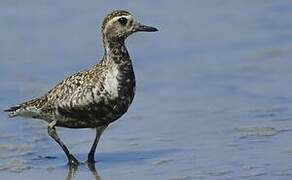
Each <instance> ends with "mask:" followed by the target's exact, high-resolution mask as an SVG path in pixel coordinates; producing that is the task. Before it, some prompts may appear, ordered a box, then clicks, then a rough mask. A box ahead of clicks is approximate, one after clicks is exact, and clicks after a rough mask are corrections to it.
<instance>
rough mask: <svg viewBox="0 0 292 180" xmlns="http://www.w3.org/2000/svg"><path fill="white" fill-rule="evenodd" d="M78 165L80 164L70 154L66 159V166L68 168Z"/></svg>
mask: <svg viewBox="0 0 292 180" xmlns="http://www.w3.org/2000/svg"><path fill="white" fill-rule="evenodd" d="M79 164H80V163H79V161H78V160H77V159H76V158H75V157H74V156H73V155H72V154H70V157H69V159H68V165H69V166H78V165H79Z"/></svg>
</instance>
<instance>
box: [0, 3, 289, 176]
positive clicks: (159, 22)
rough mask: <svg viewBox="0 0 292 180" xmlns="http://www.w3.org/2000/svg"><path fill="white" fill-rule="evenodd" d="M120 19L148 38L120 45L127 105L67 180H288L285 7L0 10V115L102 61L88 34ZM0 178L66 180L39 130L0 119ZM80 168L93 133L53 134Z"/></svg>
mask: <svg viewBox="0 0 292 180" xmlns="http://www.w3.org/2000/svg"><path fill="white" fill-rule="evenodd" d="M112 9H128V10H129V11H131V12H132V13H133V14H134V15H135V16H136V17H137V18H138V19H139V20H140V21H141V22H143V23H145V24H149V25H153V26H157V27H158V28H159V30H160V31H159V32H157V33H151V34H146V33H144V34H137V35H134V36H133V37H130V38H129V39H128V41H127V44H128V47H129V50H130V53H131V56H132V59H133V60H134V66H135V72H136V77H137V83H138V87H137V94H136V97H135V100H134V103H133V105H132V106H131V108H130V110H129V112H128V113H127V114H126V115H125V116H123V117H122V118H121V119H120V120H119V121H117V122H115V123H113V124H112V125H111V126H110V128H108V129H107V130H106V131H105V133H104V134H103V136H102V139H101V141H100V144H99V145H98V149H97V154H96V155H97V156H96V158H97V160H98V162H97V163H96V170H94V169H91V170H90V169H89V167H87V166H86V165H81V166H79V168H78V169H77V171H76V174H75V178H74V179H169V180H190V179H210V180H213V179H220V180H223V179H224V180H226V179H243V180H245V179H247V180H255V179H266V180H275V179H277V180H278V179H279V180H281V179H283V180H286V179H291V178H292V166H291V165H292V144H291V135H292V131H291V130H292V93H291V92H292V85H291V79H292V71H291V68H292V61H291V58H292V31H291V28H292V23H291V19H292V11H291V10H292V2H291V1H288V0H287V1H284V0H279V1H272V0H266V1H264V0H238V1H231V0H227V1H221V0H212V1H211V0H205V1H146V0H145V1H128V2H125V1H123V2H116V1H99V2H98V1H93V0H88V1H86V2H85V1H84V2H81V1H77V0H73V1H72V0H70V1H69V0H64V1H61V2H57V1H45V0H26V1H21V0H10V1H1V2H0V27H1V28H0V54H1V60H0V61H1V66H0V108H1V109H3V108H5V107H7V106H9V105H14V104H17V103H19V102H22V101H24V100H27V99H29V98H32V97H35V96H38V95H41V94H42V93H44V92H46V91H47V90H48V89H49V88H51V87H52V86H53V85H54V84H55V83H57V82H58V81H59V80H61V79H63V78H64V77H65V76H66V75H69V74H71V73H73V72H75V71H78V70H80V69H84V68H86V67H88V66H90V65H91V64H94V63H95V62H96V57H101V55H102V53H103V52H102V47H101V40H100V33H99V31H98V32H97V30H96V27H97V25H98V26H99V25H100V24H101V21H102V19H103V17H104V16H105V14H106V13H107V12H108V11H109V10H112ZM0 119H1V122H2V123H1V126H0V132H1V133H0V177H1V179H10V180H12V179H20V178H21V179H32V180H33V179H43V180H46V179H66V178H67V179H70V178H71V175H70V174H72V171H69V170H68V168H67V166H66V158H65V156H64V154H63V152H62V151H61V150H60V148H59V147H58V146H57V145H56V144H55V142H53V140H52V139H50V138H49V137H48V135H47V130H46V124H45V123H44V122H42V121H37V120H30V119H23V118H16V119H13V120H11V119H8V118H7V115H6V114H4V113H0ZM59 133H60V135H61V136H62V138H63V139H64V141H65V143H66V144H67V145H68V146H69V148H70V150H71V151H72V152H73V153H74V154H76V156H77V158H78V159H80V160H85V159H86V155H87V152H88V151H89V148H90V145H91V143H92V141H93V138H94V134H95V132H94V131H93V130H89V129H84V130H70V129H62V128H59Z"/></svg>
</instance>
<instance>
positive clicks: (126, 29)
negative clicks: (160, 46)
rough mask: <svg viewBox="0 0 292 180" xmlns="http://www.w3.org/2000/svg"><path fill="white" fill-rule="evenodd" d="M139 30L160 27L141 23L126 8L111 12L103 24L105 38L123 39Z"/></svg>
mask: <svg viewBox="0 0 292 180" xmlns="http://www.w3.org/2000/svg"><path fill="white" fill-rule="evenodd" d="M139 31H145V32H153V31H158V29H156V28H155V27H151V26H145V25H142V24H140V23H139V22H138V21H136V20H135V19H134V17H133V16H132V14H131V13H129V12H127V11H124V10H116V11H113V12H111V13H109V14H108V15H107V16H106V18H105V19H104V21H103V24H102V34H103V38H105V39H107V40H109V41H116V40H117V41H123V40H125V39H126V38H127V37H128V36H129V35H131V34H133V33H135V32H139Z"/></svg>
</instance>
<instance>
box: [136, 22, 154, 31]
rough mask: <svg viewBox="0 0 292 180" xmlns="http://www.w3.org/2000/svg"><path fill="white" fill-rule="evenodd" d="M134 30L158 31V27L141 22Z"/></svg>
mask: <svg viewBox="0 0 292 180" xmlns="http://www.w3.org/2000/svg"><path fill="white" fill-rule="evenodd" d="M134 31H135V32H138V31H144V32H155V31H158V29H157V28H155V27H151V26H146V25H142V24H140V23H136V24H135V26H134Z"/></svg>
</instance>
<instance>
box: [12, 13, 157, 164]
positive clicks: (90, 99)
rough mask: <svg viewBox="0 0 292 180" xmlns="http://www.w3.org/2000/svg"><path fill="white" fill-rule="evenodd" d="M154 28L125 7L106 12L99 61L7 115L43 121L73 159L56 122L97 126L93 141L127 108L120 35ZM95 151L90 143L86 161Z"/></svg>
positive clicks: (130, 76) (131, 78)
mask: <svg viewBox="0 0 292 180" xmlns="http://www.w3.org/2000/svg"><path fill="white" fill-rule="evenodd" d="M121 18H126V20H125V19H121ZM125 22H126V23H125ZM156 30H157V29H155V28H153V27H149V26H143V25H140V24H139V23H137V22H136V21H134V18H133V16H132V15H131V14H130V13H129V12H127V11H122V10H118V11H113V12H111V13H110V14H108V15H107V17H106V18H105V20H104V21H103V24H102V35H103V44H104V49H105V54H104V57H103V58H102V60H101V62H100V63H98V64H96V65H94V66H92V67H90V68H88V69H86V70H83V71H80V72H78V73H75V74H73V75H71V76H69V77H68V78H66V79H65V80H63V81H62V82H60V83H59V84H57V85H56V86H55V87H54V88H52V89H51V90H50V91H49V92H47V93H46V94H45V95H43V96H41V97H39V98H35V99H33V100H30V101H27V102H24V103H22V104H20V105H18V106H14V107H11V108H10V109H7V110H6V111H8V112H9V115H10V117H15V116H25V117H31V118H37V119H43V120H45V121H47V122H48V123H49V127H48V132H49V134H50V136H52V137H53V138H54V139H55V140H56V141H57V142H58V143H59V144H60V146H61V147H62V148H63V150H64V151H65V153H66V155H67V157H68V159H69V163H71V161H72V162H73V163H74V162H75V161H76V162H77V160H76V159H75V158H74V157H73V156H72V155H71V154H70V153H69V151H68V149H67V148H66V146H65V145H64V144H63V143H62V142H61V140H60V139H59V137H58V135H57V133H56V131H55V126H59V127H67V128H96V129H97V136H98V138H96V139H97V141H98V139H99V136H100V135H101V133H102V131H103V130H104V129H105V128H106V127H107V126H108V124H110V123H111V122H113V121H115V120H117V119H118V118H119V117H121V116H122V115H123V114H124V113H125V112H126V111H127V110H128V108H129V106H130V104H131V102H132V100H133V98H134V94H135V75H134V71H133V66H132V62H131V59H130V56H129V54H128V51H127V48H126V46H125V43H124V41H125V39H126V38H127V37H128V36H129V35H130V34H132V33H134V32H137V31H156ZM100 127H101V128H100ZM95 141H96V140H95ZM95 143H96V144H97V142H95ZM95 146H96V145H95ZM66 151H68V152H66ZM92 151H93V152H92ZM94 151H95V147H94V145H93V147H92V150H91V153H90V154H91V157H89V160H90V161H92V157H93V155H92V153H93V154H94Z"/></svg>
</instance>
